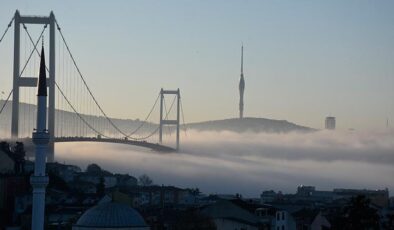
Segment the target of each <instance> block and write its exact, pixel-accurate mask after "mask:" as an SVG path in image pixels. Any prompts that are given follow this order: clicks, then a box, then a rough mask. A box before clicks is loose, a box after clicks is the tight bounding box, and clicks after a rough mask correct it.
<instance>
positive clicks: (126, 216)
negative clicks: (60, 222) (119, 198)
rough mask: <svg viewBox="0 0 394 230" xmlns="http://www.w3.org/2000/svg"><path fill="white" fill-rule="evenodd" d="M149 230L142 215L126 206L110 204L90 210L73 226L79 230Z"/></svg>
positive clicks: (100, 205)
mask: <svg viewBox="0 0 394 230" xmlns="http://www.w3.org/2000/svg"><path fill="white" fill-rule="evenodd" d="M112 228H113V229H149V228H148V226H147V225H146V223H145V221H144V219H143V218H142V217H141V215H140V214H139V213H138V212H137V211H136V210H134V209H133V208H131V207H130V206H128V205H126V204H120V203H114V202H108V203H103V204H99V205H96V206H94V207H92V208H90V209H88V210H87V211H86V212H85V213H84V214H83V215H82V216H81V217H80V218H79V220H78V221H77V223H76V224H75V225H74V226H73V229H74V230H79V229H112Z"/></svg>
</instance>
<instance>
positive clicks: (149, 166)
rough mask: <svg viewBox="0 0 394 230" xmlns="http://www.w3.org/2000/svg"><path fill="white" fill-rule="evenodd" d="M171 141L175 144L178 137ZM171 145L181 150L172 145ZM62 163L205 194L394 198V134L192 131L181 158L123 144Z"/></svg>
mask: <svg viewBox="0 0 394 230" xmlns="http://www.w3.org/2000/svg"><path fill="white" fill-rule="evenodd" d="M170 138H175V137H174V135H173V136H172V137H170ZM167 144H173V143H171V142H170V141H167ZM56 159H57V160H58V161H59V162H64V161H65V162H66V163H71V164H76V165H79V166H81V167H83V168H85V167H86V165H87V164H89V163H92V162H94V163H98V164H99V165H100V166H102V167H103V168H105V169H107V170H110V171H112V172H119V173H130V174H131V175H134V176H138V175H140V174H143V173H146V174H148V175H150V176H151V177H152V178H153V180H154V182H155V183H157V184H169V185H176V186H180V187H199V188H200V189H201V190H202V191H203V192H206V193H236V192H238V193H242V194H244V195H245V196H249V197H250V196H258V195H259V194H260V193H261V191H262V190H266V189H274V190H281V191H284V192H294V191H295V189H296V187H297V185H300V184H304V185H315V186H316V187H317V189H332V188H338V187H343V188H369V189H383V188H386V187H387V188H389V189H390V191H391V194H392V191H393V190H394V179H393V176H394V166H393V165H394V131H393V130H383V131H375V132H340V131H334V132H329V131H318V132H310V133H287V134H267V133H243V134H238V133H233V132H197V131H189V132H188V133H187V135H184V134H183V136H182V137H181V151H180V152H179V153H157V152H153V151H151V150H148V149H143V148H138V147H132V146H128V145H119V144H98V143H59V144H56Z"/></svg>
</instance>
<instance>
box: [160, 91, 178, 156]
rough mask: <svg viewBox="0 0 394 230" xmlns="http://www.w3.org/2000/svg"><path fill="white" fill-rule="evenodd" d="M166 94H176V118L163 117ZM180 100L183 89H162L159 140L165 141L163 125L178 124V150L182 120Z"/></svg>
mask: <svg viewBox="0 0 394 230" xmlns="http://www.w3.org/2000/svg"><path fill="white" fill-rule="evenodd" d="M166 94H173V95H176V100H177V108H176V120H169V119H167V116H165V117H164V118H163V102H164V96H165V95H166ZM180 100H181V91H180V90H179V89H177V90H163V88H162V89H161V90H160V127H159V141H160V143H162V142H163V126H164V125H176V150H177V151H178V150H179V121H180Z"/></svg>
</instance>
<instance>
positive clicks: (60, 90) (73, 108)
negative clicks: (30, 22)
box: [25, 27, 110, 138]
mask: <svg viewBox="0 0 394 230" xmlns="http://www.w3.org/2000/svg"><path fill="white" fill-rule="evenodd" d="M45 28H46V27H44V29H45ZM25 30H26V32H27V34H28V36H29V39H30V41H31V42H33V39H32V37H31V35H30V33H29V31H28V30H27V28H25ZM41 36H42V33H41V35H40V37H41ZM38 41H39V39H38ZM38 41H37V43H38ZM37 43H36V44H35V46H34V49H33V52H34V51H36V52H37V54H38V56H39V57H41V54H40V53H39V51H38V49H37ZM30 57H31V54H30ZM30 57H29V59H30ZM45 69H46V71H47V72H48V73H49V69H48V66H46V65H45ZM55 85H56V88H57V89H58V90H59V92H60V93H61V94H62V96H63V98H64V99H65V100H66V102H67V104H68V105H69V106H70V107H71V109H72V110H73V111H74V112H75V113H76V114H77V116H78V117H79V118H80V119H81V120H82V121H83V122H84V123H85V124H86V125H87V126H88V127H89V128H90V129H92V130H93V131H94V132H95V133H97V134H99V135H101V136H103V137H107V138H110V137H108V136H106V135H104V134H102V133H101V132H99V131H97V130H96V129H95V128H94V127H92V126H91V125H90V124H89V123H88V122H86V121H85V119H84V118H82V116H81V115H80V114H79V113H78V112H77V110H76V109H75V107H74V106H73V105H72V104H71V102H70V100H68V98H67V97H66V95H65V94H64V92H63V90H62V89H61V88H60V86H59V85H58V84H57V82H55Z"/></svg>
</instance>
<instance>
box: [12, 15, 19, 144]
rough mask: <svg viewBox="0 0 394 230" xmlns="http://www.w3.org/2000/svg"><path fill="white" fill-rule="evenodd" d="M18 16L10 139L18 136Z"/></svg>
mask: <svg viewBox="0 0 394 230" xmlns="http://www.w3.org/2000/svg"><path fill="white" fill-rule="evenodd" d="M19 62H20V15H19V11H16V12H15V19H14V74H13V86H12V90H13V91H12V117H11V138H18V136H19V87H20V86H19V73H20V70H19V68H20V63H19Z"/></svg>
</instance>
